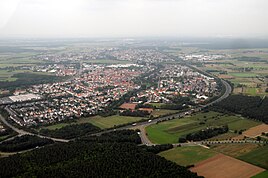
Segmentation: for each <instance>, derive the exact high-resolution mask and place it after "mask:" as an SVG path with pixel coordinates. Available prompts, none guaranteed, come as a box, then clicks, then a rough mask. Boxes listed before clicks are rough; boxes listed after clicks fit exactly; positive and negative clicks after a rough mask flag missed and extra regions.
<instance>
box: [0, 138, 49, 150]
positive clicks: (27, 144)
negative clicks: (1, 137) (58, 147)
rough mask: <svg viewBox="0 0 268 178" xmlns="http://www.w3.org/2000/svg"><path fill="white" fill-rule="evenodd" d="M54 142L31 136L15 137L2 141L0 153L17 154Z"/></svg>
mask: <svg viewBox="0 0 268 178" xmlns="http://www.w3.org/2000/svg"><path fill="white" fill-rule="evenodd" d="M52 143H54V141H52V140H50V139H46V138H39V137H37V136H32V135H23V136H17V137H15V138H14V139H12V140H7V141H4V142H2V143H1V144H0V151H3V152H17V151H22V150H27V149H31V148H35V147H37V146H38V147H40V146H44V145H47V144H52Z"/></svg>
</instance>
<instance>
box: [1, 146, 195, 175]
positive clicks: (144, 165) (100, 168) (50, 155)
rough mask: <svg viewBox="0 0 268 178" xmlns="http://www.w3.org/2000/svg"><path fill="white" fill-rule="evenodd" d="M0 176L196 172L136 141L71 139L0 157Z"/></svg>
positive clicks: (181, 173)
mask: <svg viewBox="0 0 268 178" xmlns="http://www.w3.org/2000/svg"><path fill="white" fill-rule="evenodd" d="M0 177H27V178H28V177H40V178H42V177H44V178H47V177H181V178H196V177H199V176H197V175H196V174H195V173H192V172H190V171H188V170H187V169H186V168H185V167H182V166H179V165H177V164H176V163H173V162H171V161H167V160H166V159H165V158H162V157H160V156H158V155H155V154H153V153H151V152H148V151H146V150H144V149H143V148H142V147H139V146H137V145H136V144H135V143H116V142H113V143H111V142H110V143H97V142H90V143H87V142H70V143H56V144H54V145H49V146H45V147H43V148H39V149H35V150H33V151H30V152H26V153H23V154H16V155H13V156H10V157H6V158H1V161H0Z"/></svg>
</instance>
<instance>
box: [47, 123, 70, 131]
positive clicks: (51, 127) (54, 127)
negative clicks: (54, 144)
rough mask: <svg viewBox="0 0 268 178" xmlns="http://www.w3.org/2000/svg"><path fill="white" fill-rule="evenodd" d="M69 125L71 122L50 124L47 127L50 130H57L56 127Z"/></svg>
mask: <svg viewBox="0 0 268 178" xmlns="http://www.w3.org/2000/svg"><path fill="white" fill-rule="evenodd" d="M67 125H70V124H69V123H59V124H54V125H50V126H46V127H45V128H46V129H49V130H55V129H60V128H62V127H65V126H67Z"/></svg>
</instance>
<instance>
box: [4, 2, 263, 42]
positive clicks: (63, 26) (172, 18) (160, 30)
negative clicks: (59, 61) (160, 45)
mask: <svg viewBox="0 0 268 178" xmlns="http://www.w3.org/2000/svg"><path fill="white" fill-rule="evenodd" d="M267 7H268V1H267V0H1V1H0V37H34V38H36V37H41V38H46V37H49V38H51V37H63V38H64V37H152V36H153V37H162V36H176V37H185V36H186V37H260V38H263V37H265V38H267V37H268V23H267V22H268V11H267Z"/></svg>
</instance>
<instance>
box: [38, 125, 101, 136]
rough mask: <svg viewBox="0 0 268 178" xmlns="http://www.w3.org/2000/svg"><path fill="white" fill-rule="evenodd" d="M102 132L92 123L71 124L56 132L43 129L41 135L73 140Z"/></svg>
mask: <svg viewBox="0 0 268 178" xmlns="http://www.w3.org/2000/svg"><path fill="white" fill-rule="evenodd" d="M100 130H101V129H100V128H99V127H96V126H94V125H92V124H90V123H84V124H71V125H67V126H65V127H62V128H60V129H55V130H49V129H41V130H40V134H43V135H46V136H50V137H55V138H63V139H72V138H76V137H80V136H83V135H85V134H89V133H95V132H98V131H100Z"/></svg>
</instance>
